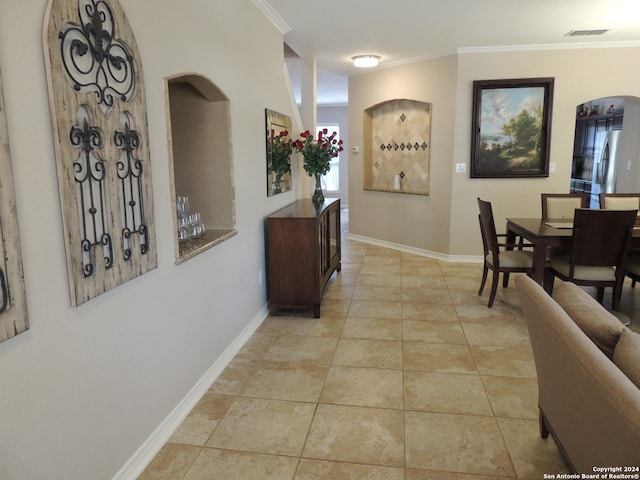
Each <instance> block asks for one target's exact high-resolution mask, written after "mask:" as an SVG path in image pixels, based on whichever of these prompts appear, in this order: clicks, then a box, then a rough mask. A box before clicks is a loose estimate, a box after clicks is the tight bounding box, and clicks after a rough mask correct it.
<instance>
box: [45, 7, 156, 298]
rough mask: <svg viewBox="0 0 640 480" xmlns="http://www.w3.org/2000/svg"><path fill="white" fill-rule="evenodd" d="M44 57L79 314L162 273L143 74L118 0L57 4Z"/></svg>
mask: <svg viewBox="0 0 640 480" xmlns="http://www.w3.org/2000/svg"><path fill="white" fill-rule="evenodd" d="M44 50H45V63H46V70H47V80H48V86H49V104H50V109H51V120H52V129H53V139H54V147H55V152H56V160H57V167H58V185H59V189H60V201H61V209H62V217H63V218H62V220H63V224H64V234H65V246H66V254H67V268H68V276H69V286H70V289H71V303H72V304H73V305H74V306H76V305H80V304H82V303H84V302H86V301H87V300H90V299H91V298H94V297H96V296H98V295H100V294H102V293H104V292H106V291H108V290H110V289H112V288H114V287H116V286H118V285H120V284H122V283H124V282H126V281H128V280H131V279H133V278H135V277H137V276H140V275H142V274H143V273H146V272H148V271H149V270H152V269H154V268H155V267H156V266H157V259H156V248H155V227H154V218H153V196H152V190H151V162H150V156H149V142H148V132H147V130H148V127H147V113H146V101H145V94H144V88H143V77H142V66H141V61H140V54H139V52H138V48H137V45H136V41H135V38H134V36H133V32H132V31H131V28H130V26H129V23H128V21H127V18H126V16H125V14H124V12H123V10H122V8H121V6H120V5H119V3H118V2H117V0H109V1H105V0H50V1H49V4H48V6H47V13H46V15H45V26H44Z"/></svg>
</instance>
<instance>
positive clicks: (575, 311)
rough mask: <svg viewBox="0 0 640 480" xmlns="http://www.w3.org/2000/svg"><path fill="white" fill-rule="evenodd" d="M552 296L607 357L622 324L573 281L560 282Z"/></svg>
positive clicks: (610, 353) (609, 355) (620, 331)
mask: <svg viewBox="0 0 640 480" xmlns="http://www.w3.org/2000/svg"><path fill="white" fill-rule="evenodd" d="M553 298H554V299H555V300H556V302H558V304H559V305H560V306H561V307H562V308H563V309H564V311H565V312H567V314H568V315H569V316H570V317H571V319H572V320H573V321H574V322H575V323H576V324H577V325H578V326H579V327H580V329H581V330H582V331H583V332H584V333H585V335H587V336H588V337H589V338H590V339H591V341H592V342H593V343H595V344H596V345H597V346H598V347H599V348H600V350H602V351H603V352H604V354H605V355H607V356H608V357H609V358H612V357H613V350H614V348H615V347H616V344H617V343H618V339H619V338H620V334H621V333H622V331H623V329H624V326H623V325H622V323H620V320H618V319H617V318H616V317H614V316H613V315H612V314H611V313H609V312H607V311H606V310H605V308H604V307H603V306H602V305H600V304H599V303H598V302H597V300H596V299H595V298H593V297H592V296H591V295H589V294H588V293H587V292H585V291H584V290H583V289H582V288H580V287H579V286H577V285H576V284H574V283H570V282H562V283H559V284H558V287H557V288H556V290H555V291H554V295H553Z"/></svg>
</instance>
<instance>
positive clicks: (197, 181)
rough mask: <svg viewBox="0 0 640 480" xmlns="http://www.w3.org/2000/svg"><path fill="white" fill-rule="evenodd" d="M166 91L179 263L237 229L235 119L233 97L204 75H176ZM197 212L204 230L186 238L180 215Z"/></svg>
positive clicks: (170, 80) (221, 240)
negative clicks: (181, 203) (181, 204)
mask: <svg viewBox="0 0 640 480" xmlns="http://www.w3.org/2000/svg"><path fill="white" fill-rule="evenodd" d="M165 91H166V105H167V125H168V129H169V132H168V133H169V135H168V137H169V165H170V173H171V175H170V179H171V193H172V205H173V216H174V218H173V220H174V222H173V224H174V226H175V228H174V242H175V255H176V260H175V263H176V265H177V264H180V263H183V262H185V261H187V260H190V259H192V258H194V257H195V256H197V255H199V254H201V253H203V252H205V251H206V250H208V249H210V248H212V247H214V246H216V245H218V244H220V243H222V242H224V241H225V240H228V239H229V238H231V237H233V236H235V235H236V234H237V233H238V232H237V230H236V225H235V223H236V218H235V191H234V187H233V184H234V183H233V158H232V148H231V119H230V106H229V99H228V98H227V97H226V95H224V93H223V92H222V91H221V90H220V89H219V88H218V87H217V86H215V85H214V84H213V83H212V82H211V81H210V80H209V79H207V78H205V77H203V76H202V75H199V74H195V73H189V74H181V75H177V76H174V77H171V78H169V79H167V80H166V90H165ZM178 196H180V197H187V198H188V199H189V205H188V207H189V208H188V211H187V212H186V213H185V212H181V213H180V214H179V212H178V202H177V198H178ZM196 212H197V213H199V214H200V217H201V221H202V223H203V224H204V228H205V231H204V232H199V233H198V235H197V236H194V238H188V239H186V240H185V239H184V231H185V230H184V228H181V219H182V218H185V217H186V216H188V215H189V214H194V213H196ZM187 230H188V229H187Z"/></svg>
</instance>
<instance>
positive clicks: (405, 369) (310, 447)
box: [140, 212, 637, 480]
mask: <svg viewBox="0 0 640 480" xmlns="http://www.w3.org/2000/svg"><path fill="white" fill-rule="evenodd" d="M345 213H346V212H345ZM346 237H347V232H346V227H345V231H343V242H342V244H343V250H342V261H343V263H342V272H341V273H339V274H338V275H337V276H336V275H335V274H334V277H333V278H332V280H331V281H330V283H329V286H328V287H327V291H326V292H325V296H324V298H323V303H322V317H321V318H320V319H314V318H312V317H311V314H310V313H307V312H302V313H293V312H291V313H290V315H283V314H281V315H279V316H276V317H268V318H267V319H266V320H265V321H264V323H263V324H262V325H261V327H260V328H259V329H258V330H257V332H256V333H255V334H254V335H253V336H252V338H251V339H250V341H249V342H248V343H247V344H246V345H245V346H244V348H243V349H242V351H241V352H240V353H239V354H238V355H237V356H236V357H235V358H234V359H233V361H232V362H231V363H230V365H229V366H228V367H227V368H226V369H225V370H224V372H223V373H222V375H221V376H220V377H219V378H218V379H217V381H216V382H215V383H214V384H213V385H212V386H211V388H210V389H209V391H208V392H207V393H206V394H205V396H204V397H203V398H202V400H201V401H200V402H199V404H198V405H197V406H196V407H195V408H194V410H193V411H192V412H191V414H190V415H189V416H188V417H187V418H186V420H185V421H184V422H183V424H182V425H181V427H180V428H179V429H178V430H177V431H176V432H175V433H174V435H173V436H172V438H171V439H170V441H169V442H168V443H167V444H166V445H165V446H164V447H163V449H162V450H161V451H160V453H159V454H158V455H157V456H156V458H155V459H154V460H153V462H152V463H151V464H150V465H149V467H148V468H147V470H146V471H145V472H144V473H143V474H142V476H141V477H140V479H141V480H149V479H154V480H157V479H180V480H183V479H184V480H204V479H207V480H211V479H221V480H222V479H224V480H235V479H242V480H262V479H288V480H312V479H345V480H346V479H349V480H358V479H363V480H364V479H367V480H396V479H397V480H401V479H406V480H427V479H429V480H432V479H433V480H435V479H438V480H453V479H464V480H474V479H477V480H489V479H495V478H501V479H505V478H507V479H515V478H518V479H532V480H533V479H540V478H542V475H543V474H544V473H554V474H555V473H563V472H568V470H567V468H566V466H565V465H564V463H563V461H562V459H561V457H560V455H559V452H558V449H557V447H556V446H555V444H554V443H553V441H552V440H551V439H549V440H546V441H545V440H542V439H541V438H540V436H539V434H538V411H537V385H536V379H535V376H536V373H535V366H534V363H533V357H532V353H531V349H530V345H529V342H528V336H527V331H526V327H525V325H524V321H523V319H522V317H521V312H520V309H519V305H518V303H519V302H518V297H517V292H516V290H515V287H514V285H513V283H510V286H509V288H508V289H506V290H504V289H502V288H500V291H499V293H498V297H497V298H496V302H495V304H494V307H493V308H492V309H488V308H487V307H486V302H487V294H486V293H487V292H485V295H483V296H482V297H478V296H477V295H476V292H477V288H478V286H479V282H480V277H481V266H480V265H479V264H454V263H447V262H441V261H437V260H433V259H430V258H425V257H421V256H417V255H411V254H406V253H403V252H399V251H396V250H391V249H387V248H382V247H377V246H372V245H367V244H363V243H359V242H354V241H350V240H347V239H346ZM478 241H480V238H478ZM487 290H488V289H487ZM628 290H630V289H628ZM632 295H633V292H631V293H626V294H625V299H624V300H623V302H626V304H627V305H628V304H629V301H630V300H629V299H630V298H632ZM635 323H637V322H635Z"/></svg>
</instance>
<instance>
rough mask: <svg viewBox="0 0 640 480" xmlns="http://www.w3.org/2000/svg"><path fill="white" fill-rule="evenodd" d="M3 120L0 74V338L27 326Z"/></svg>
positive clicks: (27, 319) (4, 120)
mask: <svg viewBox="0 0 640 480" xmlns="http://www.w3.org/2000/svg"><path fill="white" fill-rule="evenodd" d="M16 214H17V211H16V202H15V196H14V191H13V172H12V168H11V156H10V153H9V138H8V135H7V120H6V116H5V113H4V98H3V95H2V79H1V78H0V342H3V341H5V340H8V339H9V338H12V337H15V336H16V335H18V334H20V333H22V332H24V331H26V330H28V329H29V318H28V315H27V298H26V294H25V288H24V275H23V271H22V254H21V251H20V234H19V231H18V220H17V215H16Z"/></svg>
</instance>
